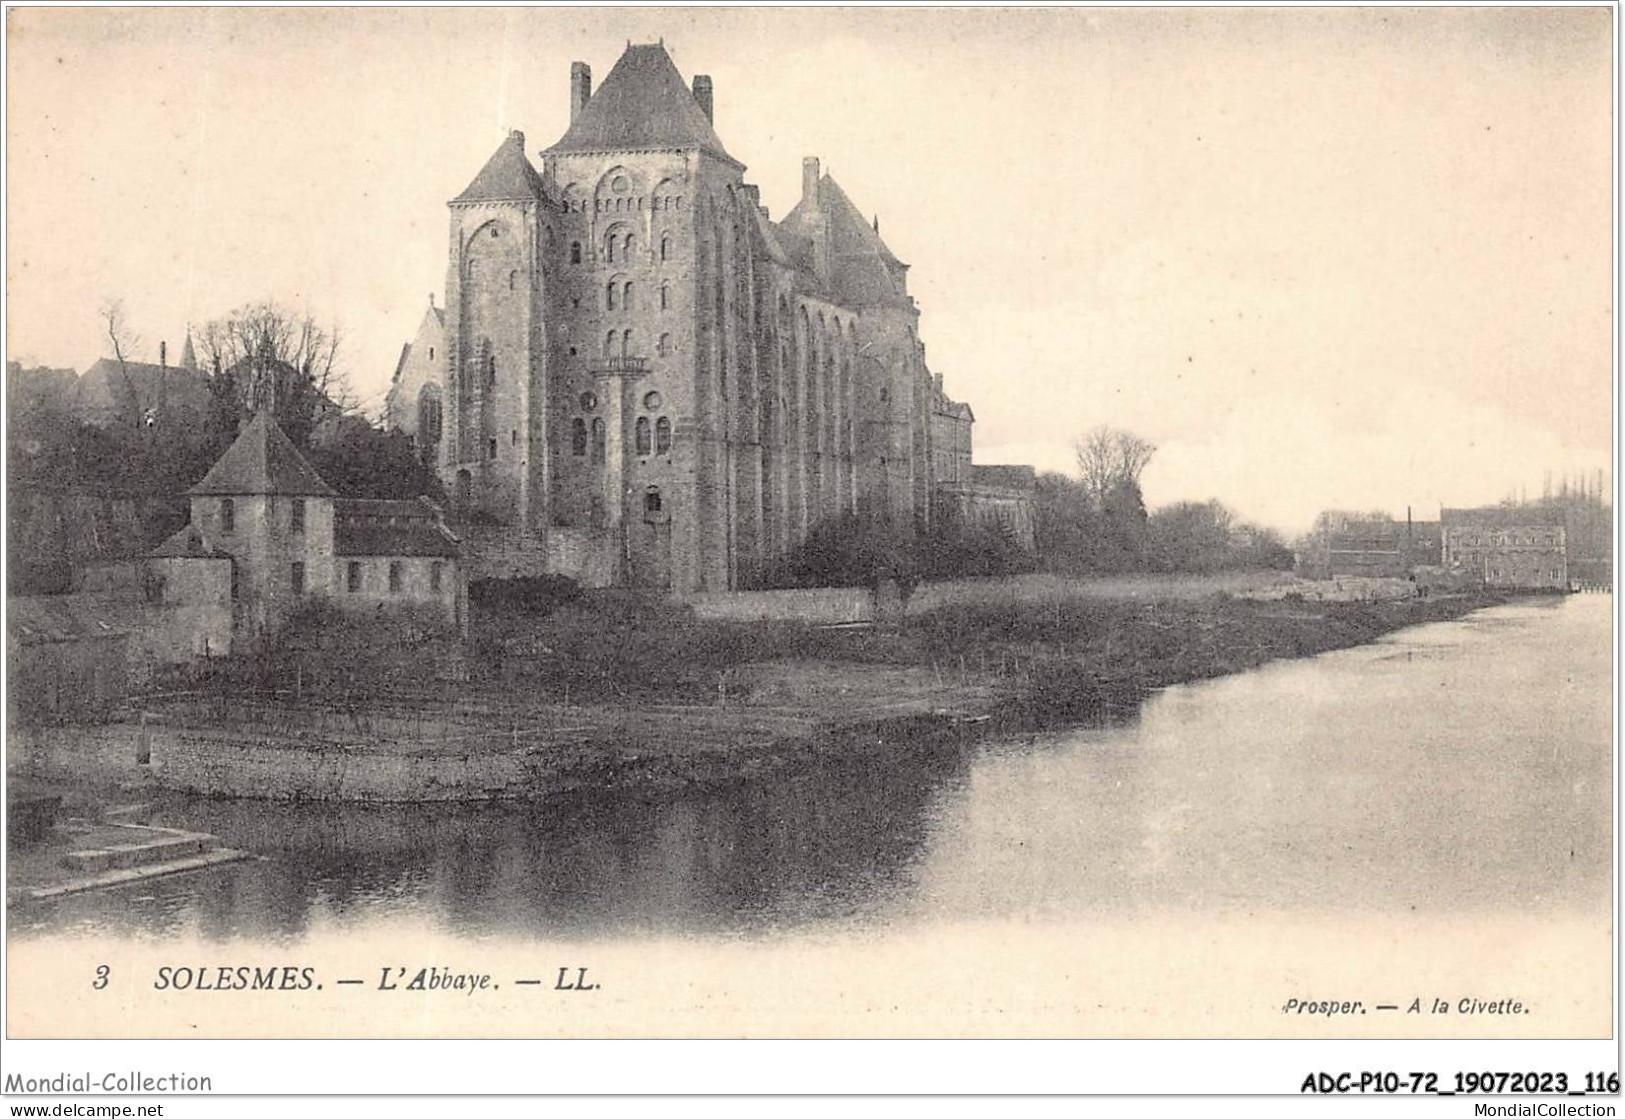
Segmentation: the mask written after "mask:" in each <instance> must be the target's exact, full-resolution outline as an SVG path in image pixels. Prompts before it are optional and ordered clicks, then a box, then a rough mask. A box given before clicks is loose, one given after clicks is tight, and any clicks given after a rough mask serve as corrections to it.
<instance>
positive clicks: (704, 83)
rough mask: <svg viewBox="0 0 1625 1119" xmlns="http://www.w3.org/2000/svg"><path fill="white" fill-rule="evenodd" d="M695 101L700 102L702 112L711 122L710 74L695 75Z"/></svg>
mask: <svg viewBox="0 0 1625 1119" xmlns="http://www.w3.org/2000/svg"><path fill="white" fill-rule="evenodd" d="M694 100H696V101H698V102H699V103H700V112H702V113H704V114H705V119H706V120H708V121H710V120H711V119H712V118H711V75H710V74H695V75H694ZM713 123H715V122H713Z"/></svg>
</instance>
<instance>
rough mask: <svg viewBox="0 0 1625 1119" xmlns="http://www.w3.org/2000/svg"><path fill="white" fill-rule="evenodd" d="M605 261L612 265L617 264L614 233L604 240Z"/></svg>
mask: <svg viewBox="0 0 1625 1119" xmlns="http://www.w3.org/2000/svg"><path fill="white" fill-rule="evenodd" d="M604 259H605V260H607V261H608V262H609V263H611V264H614V263H615V234H613V233H611V234H610V235H609V236H608V237H607V238H605V240H604Z"/></svg>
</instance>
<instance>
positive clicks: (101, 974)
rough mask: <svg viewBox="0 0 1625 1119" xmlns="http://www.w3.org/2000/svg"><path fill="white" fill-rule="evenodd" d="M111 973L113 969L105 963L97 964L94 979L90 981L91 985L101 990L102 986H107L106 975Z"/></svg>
mask: <svg viewBox="0 0 1625 1119" xmlns="http://www.w3.org/2000/svg"><path fill="white" fill-rule="evenodd" d="M111 974H113V971H112V969H111V968H109V967H108V966H107V965H106V964H101V965H99V966H97V968H96V979H95V981H94V982H93V983H91V986H92V987H94V988H96V990H98V991H99V990H101V989H102V988H103V987H105V986H107V977H108V976H109V975H111Z"/></svg>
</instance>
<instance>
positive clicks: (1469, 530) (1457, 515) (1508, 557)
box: [1439, 506, 1569, 591]
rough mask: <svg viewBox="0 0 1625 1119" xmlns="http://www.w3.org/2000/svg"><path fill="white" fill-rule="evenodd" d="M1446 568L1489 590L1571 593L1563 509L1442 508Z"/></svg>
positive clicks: (1443, 550) (1515, 507) (1441, 518)
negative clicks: (1504, 589) (1479, 582)
mask: <svg viewBox="0 0 1625 1119" xmlns="http://www.w3.org/2000/svg"><path fill="white" fill-rule="evenodd" d="M1439 521H1440V524H1441V526H1442V528H1443V541H1442V548H1441V553H1442V564H1443V566H1444V568H1445V570H1446V571H1449V572H1451V573H1453V574H1458V575H1464V576H1467V577H1469V578H1476V579H1478V580H1480V581H1481V582H1483V583H1484V585H1485V586H1490V587H1514V588H1521V589H1530V590H1535V589H1552V590H1562V591H1567V590H1568V589H1569V566H1568V541H1567V532H1566V529H1565V526H1564V523H1563V516H1562V513H1561V512H1560V511H1553V510H1549V509H1544V508H1540V507H1530V506H1490V507H1487V508H1482V509H1444V510H1441V511H1440V514H1439Z"/></svg>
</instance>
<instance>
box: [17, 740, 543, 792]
mask: <svg viewBox="0 0 1625 1119" xmlns="http://www.w3.org/2000/svg"><path fill="white" fill-rule="evenodd" d="M6 765H7V768H8V770H9V771H12V772H15V773H21V774H27V775H30V776H35V777H40V778H46V779H50V778H57V779H64V780H67V779H78V780H89V781H92V782H96V783H116V784H121V785H129V784H136V785H139V784H147V783H150V784H154V785H158V786H161V787H164V788H170V789H179V790H182V791H185V792H192V793H199V794H202V795H205V796H252V797H257V798H264V799H269V800H360V801H380V802H382V801H422V800H493V799H499V798H507V797H525V796H533V795H536V794H538V793H542V792H545V791H546V789H547V784H548V781H549V779H550V777H551V776H552V773H553V771H554V769H555V767H554V765H553V764H551V763H550V762H549V761H548V758H547V756H546V755H544V754H543V753H541V752H538V751H531V750H526V749H523V748H521V749H519V750H511V751H505V752H495V751H487V750H481V751H470V752H468V753H453V752H438V753H428V754H408V753H404V752H402V751H401V750H400V749H399V748H397V747H392V746H389V745H386V744H379V743H365V742H361V741H358V742H357V743H355V744H354V745H341V746H335V745H325V746H322V747H315V746H305V745H300V744H298V743H294V742H289V741H285V740H277V739H273V738H270V737H266V736H262V735H255V734H253V733H240V734H236V735H233V734H231V733H230V732H223V731H207V732H205V731H189V730H183V729H177V728H173V727H164V726H145V727H143V726H140V725H137V724H132V723H117V724H111V725H106V726H93V727H86V726H77V727H73V728H68V729H67V730H64V729H61V728H50V727H40V728H18V729H16V730H14V731H13V733H12V734H11V736H10V741H9V742H8V749H7V758H6Z"/></svg>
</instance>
